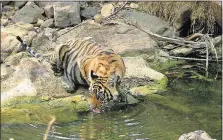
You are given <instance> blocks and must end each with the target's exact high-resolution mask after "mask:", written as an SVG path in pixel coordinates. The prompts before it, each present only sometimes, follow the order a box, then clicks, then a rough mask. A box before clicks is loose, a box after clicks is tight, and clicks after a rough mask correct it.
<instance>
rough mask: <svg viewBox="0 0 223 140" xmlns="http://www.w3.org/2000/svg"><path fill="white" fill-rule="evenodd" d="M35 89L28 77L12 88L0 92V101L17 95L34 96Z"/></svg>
mask: <svg viewBox="0 0 223 140" xmlns="http://www.w3.org/2000/svg"><path fill="white" fill-rule="evenodd" d="M36 95H37V91H36V89H35V88H34V87H33V84H32V82H31V80H30V79H23V80H22V81H21V82H19V83H18V84H17V85H16V86H15V87H14V88H12V89H10V90H8V91H4V92H2V93H1V101H2V103H4V101H7V100H9V99H12V98H15V97H17V96H36Z"/></svg>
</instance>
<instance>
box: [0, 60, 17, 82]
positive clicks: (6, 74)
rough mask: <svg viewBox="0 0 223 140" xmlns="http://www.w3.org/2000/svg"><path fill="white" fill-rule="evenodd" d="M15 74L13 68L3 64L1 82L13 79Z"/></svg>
mask: <svg viewBox="0 0 223 140" xmlns="http://www.w3.org/2000/svg"><path fill="white" fill-rule="evenodd" d="M13 72H14V70H13V68H11V67H10V66H8V65H5V64H3V63H2V64H1V81H4V80H6V79H7V78H9V77H11V75H12V73H13Z"/></svg>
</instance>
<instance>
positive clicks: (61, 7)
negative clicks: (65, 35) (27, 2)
mask: <svg viewBox="0 0 223 140" xmlns="http://www.w3.org/2000/svg"><path fill="white" fill-rule="evenodd" d="M53 8H54V21H55V26H56V27H59V28H65V27H68V26H71V25H75V24H79V23H80V22H81V19H80V4H79V2H57V3H55V4H54V7H53Z"/></svg>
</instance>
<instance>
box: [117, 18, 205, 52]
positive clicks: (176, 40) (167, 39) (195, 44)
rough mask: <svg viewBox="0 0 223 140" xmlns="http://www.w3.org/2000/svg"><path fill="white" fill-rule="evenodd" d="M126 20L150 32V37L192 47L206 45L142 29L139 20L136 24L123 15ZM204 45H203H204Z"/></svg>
mask: <svg viewBox="0 0 223 140" xmlns="http://www.w3.org/2000/svg"><path fill="white" fill-rule="evenodd" d="M121 18H122V19H123V20H124V22H125V23H126V24H128V25H131V26H134V27H136V28H137V29H139V30H141V31H143V32H144V33H146V34H148V35H149V36H150V37H152V38H154V39H155V40H161V41H167V42H171V43H174V44H178V45H183V46H187V47H191V48H201V47H203V48H204V47H205V45H206V43H205V42H194V41H187V40H184V39H183V38H182V39H175V38H169V37H164V36H160V35H158V34H155V33H152V32H151V31H146V30H144V29H142V28H141V27H140V26H139V25H138V24H137V22H135V24H133V23H131V22H129V21H127V20H126V19H125V18H123V17H121ZM202 45H203V46H202Z"/></svg>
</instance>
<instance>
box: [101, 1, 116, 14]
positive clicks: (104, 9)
mask: <svg viewBox="0 0 223 140" xmlns="http://www.w3.org/2000/svg"><path fill="white" fill-rule="evenodd" d="M114 10H115V7H114V6H113V5H112V4H111V3H109V4H106V5H104V6H103V7H102V9H101V15H102V17H108V16H110V15H111V14H113V13H114Z"/></svg>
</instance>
